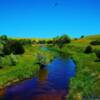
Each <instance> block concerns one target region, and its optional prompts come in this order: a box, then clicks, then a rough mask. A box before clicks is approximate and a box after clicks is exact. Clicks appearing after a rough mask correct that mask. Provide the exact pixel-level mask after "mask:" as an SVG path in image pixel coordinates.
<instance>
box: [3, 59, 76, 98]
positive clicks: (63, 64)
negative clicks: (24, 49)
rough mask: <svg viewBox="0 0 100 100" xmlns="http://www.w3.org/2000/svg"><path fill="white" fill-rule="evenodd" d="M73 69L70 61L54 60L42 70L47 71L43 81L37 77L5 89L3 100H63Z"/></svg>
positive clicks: (73, 66) (73, 72)
mask: <svg viewBox="0 0 100 100" xmlns="http://www.w3.org/2000/svg"><path fill="white" fill-rule="evenodd" d="M75 67H76V65H75V63H74V62H73V60H72V59H66V60H63V59H61V58H56V59H54V60H53V61H52V62H51V63H50V64H49V65H47V66H46V67H45V69H42V71H43V70H44V72H45V71H47V74H45V75H44V77H46V78H44V80H40V78H39V77H38V78H33V79H30V80H26V81H23V82H21V83H19V84H17V85H14V86H10V87H7V89H6V91H5V96H4V100H64V97H65V95H67V93H68V87H69V80H70V78H71V77H74V76H75ZM42 74H43V73H42ZM40 76H42V77H43V75H40Z"/></svg>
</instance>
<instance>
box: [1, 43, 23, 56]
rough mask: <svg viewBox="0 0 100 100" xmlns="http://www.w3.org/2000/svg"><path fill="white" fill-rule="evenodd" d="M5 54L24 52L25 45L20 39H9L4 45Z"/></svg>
mask: <svg viewBox="0 0 100 100" xmlns="http://www.w3.org/2000/svg"><path fill="white" fill-rule="evenodd" d="M2 51H3V53H4V55H10V54H11V53H13V54H23V53H24V48H23V45H22V44H21V43H20V42H18V41H8V42H7V43H6V44H5V45H4V47H3V50H2Z"/></svg>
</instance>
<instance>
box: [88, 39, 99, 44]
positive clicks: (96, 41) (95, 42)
mask: <svg viewBox="0 0 100 100" xmlns="http://www.w3.org/2000/svg"><path fill="white" fill-rule="evenodd" d="M90 44H91V45H100V40H95V41H92V42H90Z"/></svg>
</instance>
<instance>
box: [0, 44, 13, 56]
mask: <svg viewBox="0 0 100 100" xmlns="http://www.w3.org/2000/svg"><path fill="white" fill-rule="evenodd" d="M2 52H3V54H4V55H10V54H11V48H10V46H9V45H8V44H5V45H4V47H3V49H2Z"/></svg>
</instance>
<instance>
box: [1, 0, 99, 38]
mask: <svg viewBox="0 0 100 100" xmlns="http://www.w3.org/2000/svg"><path fill="white" fill-rule="evenodd" d="M55 5H56V6H55ZM65 33H66V34H68V35H69V36H71V37H80V36H81V35H90V34H99V33H100V0H0V35H2V34H6V35H8V36H12V37H45V38H46V37H54V36H57V35H62V34H65Z"/></svg>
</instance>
